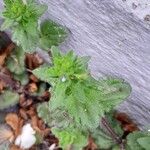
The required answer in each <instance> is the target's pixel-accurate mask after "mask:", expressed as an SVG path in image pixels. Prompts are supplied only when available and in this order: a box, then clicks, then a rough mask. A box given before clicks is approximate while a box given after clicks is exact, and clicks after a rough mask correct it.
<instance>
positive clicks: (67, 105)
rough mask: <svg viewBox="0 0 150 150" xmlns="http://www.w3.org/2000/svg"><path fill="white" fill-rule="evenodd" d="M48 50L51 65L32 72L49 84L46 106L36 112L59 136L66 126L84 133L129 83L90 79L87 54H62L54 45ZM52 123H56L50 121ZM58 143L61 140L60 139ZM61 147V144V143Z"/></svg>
mask: <svg viewBox="0 0 150 150" xmlns="http://www.w3.org/2000/svg"><path fill="white" fill-rule="evenodd" d="M51 53H52V60H53V64H52V66H41V67H40V68H37V69H35V70H34V71H33V73H34V74H35V75H36V76H37V77H38V78H40V79H41V80H43V81H46V82H48V83H50V84H52V89H51V93H52V97H51V101H50V102H49V108H48V107H46V108H47V109H46V110H45V108H44V107H43V108H42V106H39V109H38V112H39V115H40V116H41V117H42V118H47V119H44V120H46V122H47V123H48V124H49V125H50V126H53V125H55V126H54V127H53V129H55V130H54V131H59V132H60V134H58V132H57V134H58V136H59V138H60V139H64V138H65V137H64V135H65V134H64V130H66V128H71V130H75V131H76V132H80V133H82V132H85V133H86V134H87V133H88V131H93V130H95V129H96V128H97V127H98V126H99V121H100V118H102V117H104V116H105V113H106V112H109V111H110V110H112V109H113V108H114V107H115V106H116V105H118V104H119V103H120V102H121V101H122V100H124V99H125V98H127V96H128V95H129V94H130V86H129V84H127V83H125V82H124V81H123V80H121V79H116V78H106V79H101V80H96V79H94V78H93V77H92V76H91V75H90V71H89V69H88V60H89V57H78V56H76V55H75V54H74V53H73V52H72V51H70V52H68V53H67V54H62V53H60V51H59V50H58V49H57V48H56V47H53V48H52V49H51ZM44 112H45V113H44ZM48 112H49V113H48ZM50 112H53V113H50ZM44 114H45V115H46V114H47V115H50V116H51V117H50V116H49V117H48V116H47V115H46V116H45V115H44ZM56 114H57V115H56ZM53 115H54V116H55V117H54V116H53ZM62 115H64V116H65V117H62ZM57 116H61V117H57ZM48 118H51V119H48ZM60 118H61V119H62V118H65V121H63V123H64V125H63V124H62V121H60V124H61V125H59V119H60ZM52 122H57V123H58V124H51V123H52ZM66 125H67V126H66ZM60 127H61V128H60ZM64 127H65V128H64ZM56 128H58V130H57V129H56ZM61 133H62V134H61ZM65 133H66V132H65ZM69 133H70V134H71V135H69ZM67 135H68V136H70V137H72V136H75V135H74V133H73V132H67ZM79 135H80V134H79ZM81 135H82V134H81ZM65 136H66V135H65ZM68 138H69V137H68ZM69 139H71V138H69ZM70 142H71V141H70ZM60 143H63V142H62V141H60ZM65 143H66V142H65ZM71 143H72V144H73V145H76V144H77V143H73V142H71ZM68 144H69V143H68ZM62 146H63V147H65V145H62ZM67 146H68V145H66V147H67Z"/></svg>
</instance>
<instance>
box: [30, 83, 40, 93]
mask: <svg viewBox="0 0 150 150" xmlns="http://www.w3.org/2000/svg"><path fill="white" fill-rule="evenodd" d="M28 90H29V92H31V93H34V92H36V91H37V90H38V87H37V85H36V83H34V82H32V83H30V84H29V85H28Z"/></svg>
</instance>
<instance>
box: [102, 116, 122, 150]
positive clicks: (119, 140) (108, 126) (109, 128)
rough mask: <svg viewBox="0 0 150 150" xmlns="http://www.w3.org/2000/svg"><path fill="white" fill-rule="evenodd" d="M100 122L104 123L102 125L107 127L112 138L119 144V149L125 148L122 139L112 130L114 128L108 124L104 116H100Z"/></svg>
mask: <svg viewBox="0 0 150 150" xmlns="http://www.w3.org/2000/svg"><path fill="white" fill-rule="evenodd" d="M101 121H102V124H103V125H104V127H105V128H106V129H107V131H108V132H109V133H110V135H111V137H112V139H113V140H114V141H115V142H116V143H117V144H119V146H120V150H125V147H124V144H123V142H122V139H121V138H120V137H119V136H118V135H117V134H116V132H115V131H114V129H113V128H112V127H111V126H110V124H109V122H108V120H107V119H106V118H105V117H102V120H101Z"/></svg>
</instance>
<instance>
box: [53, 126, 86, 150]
mask: <svg viewBox="0 0 150 150" xmlns="http://www.w3.org/2000/svg"><path fill="white" fill-rule="evenodd" d="M52 132H53V133H54V134H55V136H56V137H58V138H59V145H60V146H61V147H62V148H63V149H64V150H67V149H68V148H69V147H70V146H72V149H73V150H82V148H83V147H84V146H86V144H87V137H88V136H87V135H86V134H85V133H83V132H81V131H80V130H78V129H75V128H70V129H69V128H67V129H65V130H59V129H57V128H52Z"/></svg>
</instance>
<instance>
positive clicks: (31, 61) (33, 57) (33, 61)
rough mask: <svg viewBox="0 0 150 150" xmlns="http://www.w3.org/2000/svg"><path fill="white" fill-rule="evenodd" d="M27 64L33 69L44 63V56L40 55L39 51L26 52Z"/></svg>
mask: <svg viewBox="0 0 150 150" xmlns="http://www.w3.org/2000/svg"><path fill="white" fill-rule="evenodd" d="M25 61H26V65H27V68H29V69H30V70H33V69H35V68H37V67H39V66H40V65H41V64H43V60H42V58H40V57H39V55H38V54H37V53H34V54H26V60H25Z"/></svg>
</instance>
